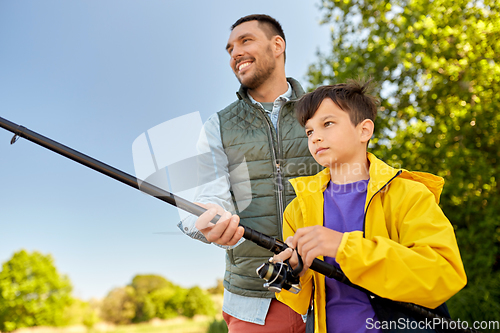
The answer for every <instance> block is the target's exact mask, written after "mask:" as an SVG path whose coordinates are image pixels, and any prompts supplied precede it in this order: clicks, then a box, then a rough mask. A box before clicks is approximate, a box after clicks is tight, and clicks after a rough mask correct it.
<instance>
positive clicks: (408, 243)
mask: <svg viewBox="0 0 500 333" xmlns="http://www.w3.org/2000/svg"><path fill="white" fill-rule="evenodd" d="M368 160H369V162H370V169H369V173H370V181H369V183H368V189H367V196H366V202H365V227H364V235H363V231H353V232H346V233H344V235H343V237H342V241H341V243H340V246H339V248H338V252H337V257H336V260H337V262H338V264H339V265H340V267H341V268H342V271H343V272H344V273H345V275H346V276H347V277H348V278H349V280H350V281H351V282H352V283H354V284H356V285H359V286H361V287H363V288H365V289H367V290H369V291H371V292H372V293H374V294H376V295H379V296H381V297H384V298H388V299H392V300H396V301H401V302H411V303H415V304H419V305H422V306H425V307H428V308H436V307H437V306H439V305H441V304H442V303H444V302H445V301H446V300H448V299H449V298H450V297H451V296H453V295H454V294H455V293H457V292H458V291H459V290H460V289H462V288H463V287H464V286H465V284H466V282H467V277H466V275H465V271H464V268H463V264H462V260H461V258H460V253H459V250H458V246H457V242H456V238H455V233H454V231H453V226H452V225H451V224H450V222H449V221H448V219H447V218H446V216H445V215H444V214H443V212H442V211H441V209H440V208H439V206H438V203H439V196H440V194H441V191H442V188H443V185H444V180H443V179H442V178H441V177H437V176H434V175H431V174H428V173H422V172H409V171H406V170H396V169H394V168H391V167H390V166H388V165H387V164H385V163H384V162H382V161H381V160H379V159H377V158H376V157H375V156H374V155H372V154H370V153H368ZM329 181H330V170H329V169H325V170H323V171H321V172H320V173H318V174H317V175H315V176H311V177H300V178H295V179H293V180H290V182H291V183H292V185H293V187H294V189H295V192H296V193H297V198H295V199H294V200H293V201H292V202H291V203H290V204H289V205H288V207H287V208H286V210H285V214H284V221H283V237H284V239H285V240H286V238H287V237H289V236H293V235H294V234H295V231H296V230H297V229H299V228H303V227H308V226H314V225H323V191H324V190H325V189H326V187H327V185H328V182H329ZM319 259H321V260H323V257H319ZM301 284H302V290H301V291H300V292H299V293H298V294H296V295H295V294H292V293H290V292H288V291H286V290H283V291H282V292H281V293H278V294H276V296H277V298H278V299H279V300H280V301H282V302H283V303H285V304H287V305H288V306H290V307H291V308H292V309H294V310H295V311H296V312H298V313H300V314H306V313H307V309H308V307H309V305H310V303H311V299H313V300H314V312H315V313H314V315H315V321H314V322H315V324H314V325H315V329H314V331H315V332H317V333H323V332H326V312H325V306H326V300H325V295H326V290H325V276H324V275H321V274H319V273H316V272H314V271H312V270H308V271H307V272H306V273H305V274H304V276H302V277H301ZM313 290H314V297H312V293H313ZM360 320H362V319H360Z"/></svg>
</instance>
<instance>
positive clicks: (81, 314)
mask: <svg viewBox="0 0 500 333" xmlns="http://www.w3.org/2000/svg"><path fill="white" fill-rule="evenodd" d="M98 308H99V304H98V302H97V301H96V300H91V301H89V302H85V301H82V300H80V299H77V298H75V299H74V300H73V302H72V303H71V304H70V305H69V306H66V308H65V309H64V323H65V325H68V326H71V325H79V324H83V325H84V326H85V327H87V328H88V329H91V328H92V327H93V326H94V325H95V324H96V323H97V322H99V320H100V318H99V315H98Z"/></svg>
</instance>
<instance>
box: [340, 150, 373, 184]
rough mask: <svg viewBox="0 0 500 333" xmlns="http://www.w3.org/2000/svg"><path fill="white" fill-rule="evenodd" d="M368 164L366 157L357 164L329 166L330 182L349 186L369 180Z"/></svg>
mask: <svg viewBox="0 0 500 333" xmlns="http://www.w3.org/2000/svg"><path fill="white" fill-rule="evenodd" d="M369 170H370V162H369V161H368V158H367V157H366V155H365V156H364V158H363V159H360V161H359V162H354V163H341V164H334V165H332V166H330V180H331V181H332V182H334V183H335V184H349V183H354V182H357V181H360V180H367V179H370V172H369Z"/></svg>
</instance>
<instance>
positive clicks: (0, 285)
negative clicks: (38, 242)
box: [0, 250, 72, 332]
mask: <svg viewBox="0 0 500 333" xmlns="http://www.w3.org/2000/svg"><path fill="white" fill-rule="evenodd" d="M71 288H72V287H71V284H70V281H69V279H68V278H67V277H66V276H61V275H59V273H58V272H57V269H56V267H55V266H54V262H53V259H52V257H51V256H50V255H43V254H41V253H39V252H36V251H35V252H33V253H28V252H26V251H25V250H21V251H19V252H16V253H14V255H13V256H12V258H11V259H10V260H8V261H7V262H5V263H4V264H3V266H2V271H1V272H0V330H1V331H7V332H8V331H12V330H15V329H17V328H21V327H31V326H40V325H50V326H61V325H63V324H64V308H65V307H66V306H68V305H69V304H70V303H71V302H72V298H71Z"/></svg>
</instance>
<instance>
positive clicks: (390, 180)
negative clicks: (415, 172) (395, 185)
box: [363, 170, 403, 238]
mask: <svg viewBox="0 0 500 333" xmlns="http://www.w3.org/2000/svg"><path fill="white" fill-rule="evenodd" d="M402 172H403V171H402V170H399V171H398V172H397V173H396V175H395V176H394V177H392V178H391V179H389V181H388V182H387V183H385V185H384V186H382V187H381V188H379V190H378V191H377V192H375V194H373V195H372V197H371V198H370V201H368V205H366V210H365V213H364V214H363V238H365V223H366V213H367V212H368V207H370V204H371V203H372V200H373V198H374V197H375V196H376V195H377V194H378V193H379V192H380V191H382V190H383V189H384V188H385V187H386V186H387V185H389V183H390V182H392V181H393V179H394V178H396V177H397V176H399V175H400V174H401V173H402Z"/></svg>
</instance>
